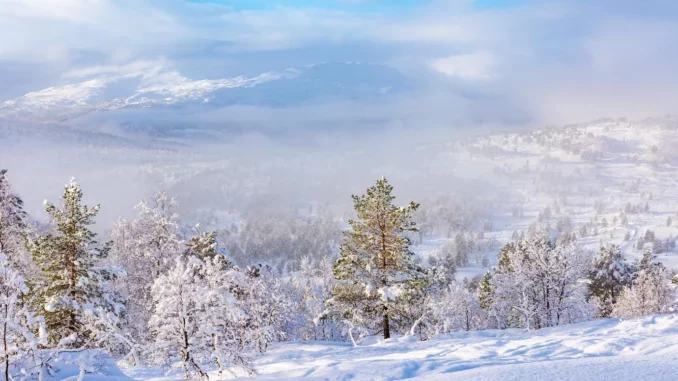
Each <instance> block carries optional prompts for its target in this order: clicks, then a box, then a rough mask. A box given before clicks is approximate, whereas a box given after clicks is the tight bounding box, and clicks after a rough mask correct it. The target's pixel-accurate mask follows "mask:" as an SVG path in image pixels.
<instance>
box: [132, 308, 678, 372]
mask: <svg viewBox="0 0 678 381" xmlns="http://www.w3.org/2000/svg"><path fill="white" fill-rule="evenodd" d="M256 367H257V370H258V372H259V376H258V377H257V378H256V379H259V380H349V379H350V380H402V379H412V380H464V381H469V380H598V381H599V380H615V381H624V380H669V379H671V380H673V379H675V377H676V376H677V375H678V317H676V316H672V315H664V316H651V317H646V318H641V319H633V320H626V321H622V320H619V319H604V320H595V321H591V322H587V323H581V324H573V325H567V326H561V327H556V328H548V329H543V330H539V331H528V332H526V331H521V330H504V331H496V330H490V331H478V332H468V333H467V332H463V333H455V334H452V335H445V336H439V337H436V338H434V339H432V340H430V341H426V342H420V341H417V340H416V339H415V338H412V337H401V338H397V339H392V340H388V341H386V342H376V343H373V344H369V345H363V346H359V347H351V346H350V345H348V344H345V343H326V342H298V343H281V344H277V345H275V346H273V347H272V348H271V350H270V351H269V352H268V353H267V354H265V355H263V356H262V357H260V358H259V359H258V360H257V363H256ZM140 373H143V372H140ZM130 375H131V376H132V377H135V376H134V372H131V373H130ZM135 378H136V377H135ZM212 378H214V379H216V377H210V379H212ZM163 379H165V380H167V379H168V378H163ZM241 379H242V380H245V379H247V378H241Z"/></svg>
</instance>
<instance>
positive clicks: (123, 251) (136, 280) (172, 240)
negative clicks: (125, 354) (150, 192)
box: [110, 192, 185, 342]
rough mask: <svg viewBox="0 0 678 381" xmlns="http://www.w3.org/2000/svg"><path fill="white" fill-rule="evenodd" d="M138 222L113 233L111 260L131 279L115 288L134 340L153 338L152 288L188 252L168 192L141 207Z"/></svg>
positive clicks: (125, 222) (123, 224)
mask: <svg viewBox="0 0 678 381" xmlns="http://www.w3.org/2000/svg"><path fill="white" fill-rule="evenodd" d="M136 209H137V210H138V212H139V214H138V216H137V218H136V219H133V220H124V219H120V220H119V221H118V222H117V223H116V225H115V227H114V229H113V232H112V233H111V239H112V241H113V244H112V247H111V253H110V260H111V262H112V263H114V264H116V265H120V266H122V267H123V268H124V269H125V271H126V272H127V276H126V277H125V279H124V280H122V281H120V282H115V288H116V290H117V291H118V292H120V294H121V295H122V296H123V297H124V298H125V300H126V301H127V303H126V310H125V323H126V326H127V327H128V328H129V329H130V332H131V335H132V337H135V338H137V339H138V340H139V341H141V342H144V341H147V340H149V339H150V336H149V334H150V331H149V329H148V321H149V319H150V317H151V313H152V311H153V300H152V297H151V286H152V285H153V282H154V281H155V279H156V278H157V277H158V276H159V275H160V274H161V273H164V272H165V271H167V270H168V269H169V268H171V267H172V265H173V261H174V259H175V258H176V257H177V256H179V255H181V254H182V252H183V251H184V250H185V245H184V243H183V242H182V239H181V235H180V233H179V217H178V215H177V213H176V202H175V200H174V199H173V198H171V197H169V196H168V195H167V194H166V193H164V192H158V193H156V194H155V195H154V196H153V197H152V198H151V199H150V200H144V201H141V202H140V203H139V204H138V205H137V206H136Z"/></svg>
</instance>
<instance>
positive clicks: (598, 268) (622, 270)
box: [588, 245, 635, 317]
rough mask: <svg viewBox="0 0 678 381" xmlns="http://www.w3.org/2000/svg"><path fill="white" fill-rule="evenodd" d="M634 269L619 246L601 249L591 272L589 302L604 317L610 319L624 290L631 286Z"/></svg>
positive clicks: (589, 276) (589, 277)
mask: <svg viewBox="0 0 678 381" xmlns="http://www.w3.org/2000/svg"><path fill="white" fill-rule="evenodd" d="M634 272H635V270H634V268H633V266H632V265H631V264H629V263H628V262H626V260H625V259H624V255H623V254H622V252H621V250H620V249H619V246H616V245H609V246H607V247H601V248H600V257H599V258H596V259H594V260H593V268H592V269H591V270H590V271H589V275H588V279H589V300H593V301H594V302H595V303H596V304H597V305H598V309H599V311H600V315H601V316H602V317H609V316H610V314H611V313H612V310H613V308H614V305H615V304H616V303H617V298H619V296H620V294H621V292H622V290H623V289H624V288H625V287H628V286H630V285H631V282H632V281H633V277H634Z"/></svg>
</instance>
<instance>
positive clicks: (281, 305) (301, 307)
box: [0, 170, 675, 380]
mask: <svg viewBox="0 0 678 381" xmlns="http://www.w3.org/2000/svg"><path fill="white" fill-rule="evenodd" d="M104 201H105V200H104ZM352 202H353V206H354V213H353V214H352V215H351V216H350V217H349V218H348V219H347V223H343V222H342V221H343V219H342V218H337V217H333V216H332V215H331V214H330V213H328V212H323V211H320V212H317V213H316V212H313V213H309V215H308V218H306V219H305V220H304V219H288V218H285V217H284V216H275V215H271V216H268V217H261V216H257V217H251V218H245V219H242V220H240V221H239V222H238V223H235V222H234V223H233V224H232V226H230V227H228V228H224V229H220V230H215V231H205V230H204V229H202V228H201V226H200V225H199V224H198V225H195V226H188V225H187V224H186V223H184V222H182V220H181V217H180V216H179V215H178V213H177V202H176V200H175V199H174V198H173V197H172V196H171V195H169V194H168V193H166V192H162V191H160V192H157V193H155V195H154V196H153V197H151V198H149V199H147V200H142V201H141V202H140V203H139V204H138V205H137V206H136V207H135V213H136V215H135V217H134V218H131V219H123V218H120V219H118V220H117V222H116V223H115V224H114V226H113V228H112V229H110V231H108V232H107V233H106V234H101V236H100V235H98V234H97V233H95V232H94V231H93V226H94V225H95V224H96V222H97V214H98V213H99V211H100V206H99V205H91V206H88V205H85V204H84V203H83V189H81V187H80V185H79V184H78V183H77V182H76V181H75V179H72V180H71V181H70V182H69V183H68V184H67V185H66V186H65V187H64V190H63V195H62V196H61V199H60V200H56V201H54V202H52V201H48V200H46V201H45V203H44V209H45V212H46V213H47V215H48V216H49V221H48V222H40V221H38V219H36V218H33V217H32V216H30V215H29V214H28V213H27V212H26V211H25V210H24V203H23V201H22V198H21V196H20V195H19V194H17V193H16V192H15V191H14V190H13V187H12V185H11V182H10V177H9V175H8V172H7V171H6V170H2V171H0V253H1V254H0V324H2V327H1V329H0V359H1V361H2V364H3V365H2V369H3V371H4V379H5V380H20V379H39V380H45V379H48V378H49V377H52V376H53V375H54V371H55V369H57V368H58V367H60V366H62V365H60V364H71V365H73V366H77V368H78V369H79V372H80V374H81V376H82V375H84V374H86V373H91V372H95V371H96V368H97V366H98V364H101V362H102V361H103V360H102V359H105V358H113V359H116V360H118V361H120V362H121V363H124V364H127V365H128V366H143V365H147V364H148V365H152V366H156V367H162V368H163V369H165V370H166V371H167V372H168V373H172V372H174V374H180V375H181V377H183V378H185V379H208V378H209V376H208V374H215V373H216V374H217V376H218V377H219V378H222V377H228V376H233V375H255V374H256V373H257V369H256V367H255V366H254V359H255V358H256V357H257V356H258V355H260V354H262V353H264V352H266V351H267V350H268V349H269V346H270V344H272V343H275V342H280V341H310V340H312V341H319V340H320V341H345V342H349V343H351V344H352V345H354V346H360V345H361V342H363V340H365V339H366V338H368V337H370V336H376V337H380V338H383V339H384V340H386V339H389V338H392V337H396V336H412V337H413V338H416V339H417V340H421V341H426V340H429V339H431V338H433V337H434V336H436V335H439V334H447V333H450V332H454V331H478V330H486V329H495V330H497V329H498V330H502V329H508V328H520V329H526V330H536V329H542V328H547V327H554V326H559V325H564V324H570V323H577V322H583V321H587V320H593V319H598V318H607V317H618V318H633V317H639V316H644V315H652V314H662V313H667V312H669V311H673V308H672V307H673V304H674V300H675V295H674V285H673V283H672V280H673V279H674V278H673V277H674V275H675V274H674V273H673V272H672V271H670V270H669V269H668V268H667V267H665V266H664V265H663V264H661V263H660V262H659V261H658V260H657V256H658V253H660V252H662V250H663V249H662V248H663V246H662V247H660V248H659V249H657V250H655V248H654V246H657V245H666V246H667V247H670V246H671V242H670V241H667V242H663V241H661V240H657V239H656V238H655V237H654V233H652V232H651V231H649V230H648V232H646V234H645V236H643V237H641V238H639V242H642V244H641V243H638V244H637V246H638V249H639V250H642V257H641V258H640V259H638V260H635V261H631V260H627V259H625V257H624V255H623V253H622V251H623V250H621V249H620V247H619V246H617V245H615V244H611V243H610V244H601V245H600V249H599V250H597V251H595V252H594V251H592V250H590V249H587V248H585V247H582V246H581V245H579V244H578V243H577V242H578V240H577V233H578V234H579V235H580V237H585V236H586V234H587V232H586V231H585V230H586V225H582V227H583V229H580V231H579V232H574V231H573V227H572V226H571V225H572V223H571V221H569V220H567V219H563V218H561V219H559V220H558V222H557V224H556V227H555V229H554V228H551V227H550V226H549V228H548V229H546V228H540V227H541V226H543V225H531V226H530V228H529V229H527V230H525V231H521V232H518V231H516V232H515V233H514V234H513V237H512V238H511V240H510V242H507V243H505V244H504V245H503V246H501V245H500V244H499V243H498V242H497V241H496V240H492V239H486V238H485V237H484V234H483V232H484V231H491V230H492V229H493V226H492V222H491V219H489V218H488V216H487V212H486V210H488V209H474V208H473V207H472V206H470V205H468V204H467V203H463V202H460V201H459V200H457V201H452V200H448V199H438V200H437V201H436V202H435V203H432V204H428V205H426V204H423V205H420V204H419V203H416V202H409V203H400V202H397V201H396V200H395V196H394V189H393V186H392V185H391V184H389V182H388V181H387V180H386V179H385V178H383V177H382V178H381V179H379V180H377V181H376V182H375V183H374V185H372V186H370V187H369V188H367V190H366V191H365V193H364V194H358V195H353V196H352ZM103 205H104V207H105V203H104V204H103ZM310 208H311V209H313V207H312V206H311V207H310ZM637 208H638V209H639V210H645V211H647V209H646V208H647V204H645V206H643V205H639V206H638V207H637ZM547 209H548V208H547ZM634 209H636V206H634V205H631V204H628V205H626V207H625V210H624V211H623V213H622V214H621V216H622V220H620V221H619V223H622V224H623V223H624V222H623V218H625V217H626V214H624V213H634ZM514 213H520V211H517V212H514ZM550 213H551V212H550V209H549V210H544V211H543V212H540V213H539V216H538V219H539V220H540V221H541V220H544V219H546V220H548V218H550ZM601 223H603V224H604V225H605V226H606V225H607V224H608V222H607V221H604V222H601ZM613 223H614V224H617V223H618V221H616V217H615V221H613ZM627 223H628V222H627ZM669 225H671V221H670V220H667V226H669ZM472 226H476V227H478V226H479V227H480V229H479V230H477V231H473V230H472V229H471V227H472ZM434 234H437V235H442V236H446V237H449V238H450V239H449V241H448V244H445V245H443V246H442V247H441V248H440V249H439V250H437V251H436V252H435V254H434V255H430V256H429V257H428V258H426V259H425V260H424V259H423V258H422V257H421V256H419V255H416V254H415V253H414V251H413V246H414V245H417V244H418V243H421V242H422V240H423V239H424V237H426V236H430V235H434ZM626 241H628V238H627V239H626ZM647 242H651V243H652V245H650V246H652V247H651V248H650V249H645V247H646V245H645V243H647ZM657 242H658V243H657ZM673 245H675V241H673ZM478 247H481V248H482V249H480V250H479V249H478ZM487 251H495V252H496V253H497V254H496V259H497V260H496V263H493V264H494V265H493V266H489V259H488V258H487V257H486V256H485V254H483V253H485V252H487ZM470 262H473V263H475V264H476V265H479V266H481V265H482V266H483V267H485V268H487V271H486V272H485V273H484V274H479V275H476V276H472V277H464V278H463V279H462V280H461V281H459V279H458V277H456V275H457V274H456V272H457V269H459V268H461V267H464V266H468V265H469V263H470Z"/></svg>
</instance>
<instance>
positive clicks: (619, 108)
mask: <svg viewBox="0 0 678 381" xmlns="http://www.w3.org/2000/svg"><path fill="white" fill-rule="evenodd" d="M352 2H353V1H352ZM261 3H262V2H257V4H261ZM331 3H334V4H339V2H337V1H332V2H331ZM353 3H354V2H353ZM239 4H240V3H239ZM247 4H248V3H246V2H242V6H238V7H235V6H228V5H224V4H223V3H215V2H212V3H203V2H199V3H196V2H186V1H180V0H171V1H160V0H140V1H131V0H128V1H113V0H81V1H75V0H61V1H56V0H0V34H2V35H5V36H20V38H7V39H5V40H3V42H2V43H0V67H2V65H5V66H6V65H9V63H12V71H11V76H12V77H13V78H7V79H5V78H2V74H0V80H3V81H6V82H9V83H13V84H14V85H13V88H17V89H24V88H27V87H28V83H29V82H26V83H27V84H26V85H23V86H22V85H21V84H20V83H19V84H17V83H16V79H15V78H21V77H23V76H28V75H29V72H28V70H29V69H28V68H29V67H30V71H33V72H34V71H35V70H36V69H35V68H36V67H38V66H39V65H43V66H44V67H51V68H60V70H62V71H61V72H60V73H59V74H58V75H57V76H55V77H53V78H46V79H44V80H42V81H43V82H44V86H42V87H40V86H39V85H38V84H36V81H35V80H32V81H30V87H31V90H33V91H37V90H41V89H44V88H47V87H52V86H56V85H65V84H68V83H69V82H72V81H79V80H80V78H97V77H99V76H104V75H122V76H125V75H130V76H133V75H137V74H135V73H140V72H147V71H149V70H153V68H154V67H157V68H163V69H162V70H165V68H173V69H172V70H171V71H174V69H176V71H177V72H180V73H181V75H182V77H185V78H187V80H188V79H190V80H202V79H218V78H224V77H236V76H238V75H248V76H255V75H256V74H258V73H261V72H265V71H270V70H283V69H285V68H286V67H289V66H299V65H305V64H312V63H317V62H323V61H327V60H331V59H339V60H341V59H344V60H354V61H370V62H377V63H384V64H389V65H393V66H395V67H397V68H399V69H400V70H403V71H405V72H406V74H408V75H410V76H413V77H418V78H420V79H421V80H422V81H423V82H425V83H426V85H427V86H429V87H430V88H432V89H434V90H431V91H432V92H435V91H450V89H452V91H457V92H461V93H464V94H468V93H472V94H482V95H483V96H484V97H495V98H496V97H501V98H503V99H506V100H509V99H510V100H511V102H508V101H506V102H507V103H506V104H507V105H509V104H511V105H515V104H516V102H518V103H520V102H522V103H523V104H524V105H525V108H528V109H529V108H532V110H533V111H532V112H533V114H534V115H535V117H539V119H540V120H544V122H548V123H553V122H558V120H560V118H562V115H563V114H569V115H570V117H571V118H574V119H576V118H580V117H585V116H586V117H587V116H589V115H591V114H592V113H593V112H595V110H596V109H598V112H600V113H601V114H605V115H623V114H625V113H628V112H630V111H633V110H630V109H629V105H633V104H634V103H635V104H637V105H641V104H642V105H643V106H642V107H640V106H638V107H637V109H639V110H640V109H642V110H644V111H643V112H645V113H656V114H663V113H667V112H671V111H674V110H675V107H676V106H672V105H671V104H670V102H666V101H665V99H666V98H665V97H670V96H674V95H675V91H674V90H673V89H675V88H678V79H675V76H674V75H673V71H674V70H673V68H672V67H671V66H672V65H671V63H672V62H675V59H676V58H678V57H676V56H677V55H678V53H676V52H678V30H677V29H678V28H677V27H676V25H677V21H678V20H677V17H676V16H675V15H676V14H677V13H676V11H678V5H676V3H674V2H670V1H668V0H656V1H650V2H645V3H643V6H639V5H638V3H637V2H634V1H631V0H619V1H612V0H601V1H599V2H588V1H583V0H569V1H565V0H563V1H549V2H539V1H526V2H521V3H520V5H513V6H510V7H500V8H492V7H482V8H481V7H476V6H475V5H474V2H473V1H471V0H455V1H445V0H438V1H431V2H425V3H424V2H422V3H419V4H420V5H418V6H414V5H413V6H409V7H407V8H402V7H395V6H393V7H392V9H391V10H390V11H389V12H383V11H381V10H382V9H384V4H386V3H384V2H379V4H380V7H381V8H377V7H374V4H375V2H370V1H367V2H365V3H364V4H346V5H341V4H339V5H337V6H327V4H329V2H317V3H310V2H304V4H307V5H305V6H299V5H295V4H300V3H298V2H290V1H271V2H266V3H265V6H262V7H258V8H257V7H254V6H251V7H249V8H248V7H247ZM308 4H311V5H308ZM329 57H331V58H329ZM17 63H20V64H19V65H18V66H17ZM21 63H23V64H24V65H23V66H25V67H26V73H23V72H21V69H20V66H21ZM36 65H37V66H36ZM52 70H55V69H52ZM158 70H160V69H158ZM257 71H258V72H257ZM50 75H52V74H50ZM459 81H462V82H464V83H460V82H459ZM438 85H443V86H438ZM441 87H442V88H441ZM3 91H7V90H3ZM9 93H10V94H13V95H16V94H15V93H14V92H12V91H9ZM1 96H2V94H0V97H1ZM583 99H585V101H582V100H583ZM0 100H2V99H0ZM559 105H576V107H565V106H559ZM561 108H562V109H564V110H566V111H560V109H561ZM631 109H633V107H631ZM545 110H554V111H553V115H554V116H553V117H550V116H549V115H547V113H546V112H545ZM556 119H558V120H556Z"/></svg>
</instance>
